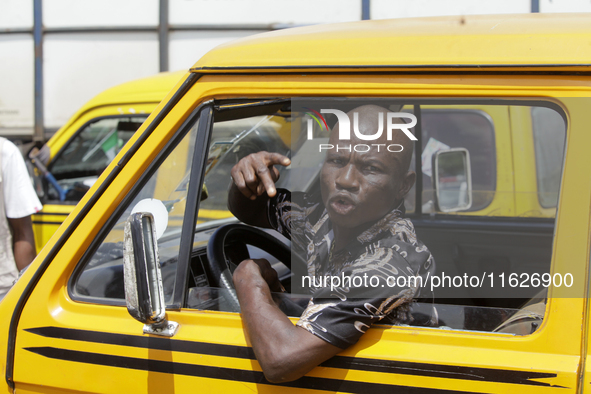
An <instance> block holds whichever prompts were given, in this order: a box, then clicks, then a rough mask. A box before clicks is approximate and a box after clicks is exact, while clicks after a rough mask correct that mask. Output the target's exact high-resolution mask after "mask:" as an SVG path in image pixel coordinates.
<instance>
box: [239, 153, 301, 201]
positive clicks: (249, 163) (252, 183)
mask: <svg viewBox="0 0 591 394" xmlns="http://www.w3.org/2000/svg"><path fill="white" fill-rule="evenodd" d="M290 162H291V161H290V160H289V158H288V157H285V156H283V155H280V154H279V153H269V152H264V151H262V152H257V153H253V154H250V155H248V156H246V157H244V158H242V159H241V160H240V161H239V162H238V163H237V164H236V165H235V166H234V167H233V168H232V172H231V174H232V179H233V180H234V184H235V185H236V187H237V188H238V190H239V191H240V193H242V194H243V195H244V196H245V197H246V198H249V199H251V200H255V199H256V198H257V197H258V196H261V195H263V193H264V192H267V195H268V196H269V197H273V196H274V195H275V193H276V189H275V182H276V181H277V179H279V170H278V169H277V168H275V167H274V165H282V166H288V165H289V163H290Z"/></svg>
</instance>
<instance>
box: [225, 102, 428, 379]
mask: <svg viewBox="0 0 591 394" xmlns="http://www.w3.org/2000/svg"><path fill="white" fill-rule="evenodd" d="M387 111H388V110H387V109H385V108H382V107H379V106H375V105H364V106H361V107H358V108H355V109H353V110H352V111H350V112H349V113H347V115H348V116H349V118H350V124H353V121H354V115H353V114H354V113H355V112H357V114H358V116H359V131H360V133H361V134H364V135H373V134H376V131H377V130H378V127H379V124H378V120H379V117H380V116H382V117H385V113H386V112H387ZM382 124H385V122H384V123H382ZM337 130H338V124H337V125H336V126H335V127H334V128H333V130H332V132H331V134H330V139H329V144H330V145H332V146H334V147H335V148H333V149H329V150H328V152H327V156H326V159H325V161H324V163H323V165H322V169H321V172H320V190H321V201H313V199H312V197H311V196H307V195H303V194H301V193H290V192H289V191H286V190H283V189H277V188H276V187H275V181H277V179H278V177H279V171H278V170H277V168H275V167H274V166H275V165H281V166H288V165H289V164H290V159H289V158H287V157H285V156H283V155H280V154H278V153H270V152H258V153H254V154H251V155H249V156H246V157H244V158H243V159H241V160H240V161H239V162H238V163H237V164H236V165H235V166H234V167H233V168H232V172H231V174H232V179H233V182H232V185H231V187H230V191H229V196H228V208H229V209H230V211H231V212H232V213H233V214H234V215H235V216H236V217H237V218H238V219H240V220H241V221H243V222H245V223H248V224H251V225H254V226H259V227H265V228H274V229H276V230H277V231H279V232H281V233H282V234H284V235H285V236H286V237H288V238H290V239H291V240H292V247H294V248H300V249H301V250H303V251H304V254H305V259H306V260H307V271H308V275H309V276H311V277H313V278H317V279H318V280H320V279H321V278H322V277H327V276H328V277H330V276H331V275H336V276H341V275H343V274H346V275H348V276H351V277H355V276H360V277H361V276H363V275H367V277H371V276H375V277H376V278H378V279H377V280H378V281H379V285H378V287H379V286H382V285H383V286H384V287H385V284H386V280H387V278H388V277H390V279H389V280H388V287H385V288H386V289H387V293H383V292H382V294H380V295H376V294H375V289H368V292H364V290H363V289H355V290H356V291H357V292H356V293H355V298H352V297H351V296H350V295H351V294H353V293H350V291H351V290H352V289H351V288H350V287H349V286H350V283H349V284H347V286H341V287H339V288H336V289H335V288H333V289H331V288H330V287H327V286H323V285H318V284H319V283H320V282H319V281H317V282H312V283H315V284H314V285H312V289H311V291H312V298H311V300H310V301H309V303H308V306H307V308H306V309H305V310H304V312H303V313H302V315H301V317H300V320H299V321H298V322H297V324H296V325H295V326H294V325H293V323H292V322H291V321H290V320H289V319H288V317H287V316H286V314H285V313H283V312H282V311H281V309H279V307H278V306H277V304H276V303H275V302H274V299H273V297H272V294H271V292H281V291H282V290H283V287H282V286H281V284H280V282H279V280H278V277H277V273H276V271H275V270H274V269H273V268H272V267H271V265H270V264H269V262H268V261H267V260H264V259H255V260H252V259H249V260H245V261H243V262H242V263H240V264H239V265H238V267H237V268H236V270H235V271H234V276H233V280H234V284H235V287H236V293H237V296H238V300H239V301H240V307H241V311H242V312H241V313H242V317H243V321H244V322H245V325H246V330H247V333H248V336H249V338H250V341H251V344H252V347H253V350H254V353H255V355H256V358H257V360H258V361H259V363H260V365H261V367H262V369H263V372H264V374H265V377H266V378H267V380H269V381H270V382H286V381H291V380H295V379H298V378H299V377H301V376H303V375H304V374H306V373H307V372H308V371H310V370H311V369H313V368H314V367H316V366H317V365H319V364H320V363H322V362H323V361H325V360H327V359H329V358H331V357H332V356H334V355H336V354H337V353H339V352H341V351H342V350H343V349H345V348H347V347H349V346H351V345H353V344H355V343H356V342H357V341H358V340H359V338H360V337H361V336H362V335H363V334H364V333H365V332H366V331H367V329H368V328H369V327H370V326H371V325H372V324H373V323H375V322H378V321H382V322H385V321H388V322H391V323H394V324H408V323H410V322H411V321H412V319H413V318H412V316H411V313H410V306H411V303H412V301H413V300H415V299H416V298H418V297H421V296H424V294H421V290H422V288H421V287H420V286H419V285H417V282H416V281H415V282H414V283H413V282H412V281H410V280H407V281H404V280H403V281H401V280H399V281H397V282H396V279H397V278H398V277H401V276H402V277H404V278H402V279H408V278H409V277H410V276H413V277H417V276H420V277H421V278H423V279H426V278H427V276H428V275H429V273H431V274H432V273H433V271H434V269H435V267H434V265H435V264H434V261H433V257H432V256H431V253H430V252H429V251H428V249H427V248H426V247H425V245H423V243H421V242H420V241H419V240H418V239H417V237H416V235H415V231H414V227H413V225H412V223H411V222H410V220H408V219H405V218H404V217H403V216H404V196H405V195H406V194H407V193H408V191H409V190H410V188H411V187H412V186H413V184H414V182H415V173H414V172H413V171H409V165H410V161H411V155H412V149H413V146H412V142H411V141H410V140H409V138H407V137H406V136H405V135H404V134H403V133H402V132H399V133H396V132H394V133H393V134H394V136H393V138H394V140H392V141H388V140H386V137H387V136H386V133H382V136H381V137H380V138H378V140H376V141H372V143H375V144H376V145H377V144H386V145H389V144H400V145H401V146H402V147H403V150H402V151H401V152H397V153H396V152H389V151H387V150H385V149H384V148H382V149H380V150H379V151H378V149H377V148H375V146H373V147H374V149H370V150H369V151H367V152H356V151H355V150H354V149H347V146H353V145H355V144H366V143H367V141H363V140H361V139H359V138H357V136H355V135H354V134H353V133H352V135H351V140H347V141H339V140H338V136H339V133H338V132H337ZM337 146H338V148H339V149H336V147H337ZM384 146H385V145H384ZM393 279H394V280H393ZM353 283H355V282H353ZM375 283H376V282H373V284H375ZM394 283H398V284H404V283H406V284H407V285H406V286H394V287H393V286H392V284H394ZM369 290H374V291H373V292H369ZM384 294H385V295H384ZM335 296H336V297H335ZM348 296H349V297H348Z"/></svg>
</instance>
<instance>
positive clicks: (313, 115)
mask: <svg viewBox="0 0 591 394" xmlns="http://www.w3.org/2000/svg"><path fill="white" fill-rule="evenodd" d="M305 109H307V110H309V111H310V112H306V114H307V115H308V116H310V118H309V119H308V122H307V127H308V129H307V131H308V140H312V139H314V121H315V122H316V123H317V124H318V126H319V127H320V129H325V130H327V131H328V124H327V123H326V120H325V119H324V116H322V114H334V115H336V117H337V119H338V127H339V141H350V140H351V121H350V119H349V116H347V114H346V113H345V112H343V111H340V110H338V109H321V110H320V113H319V112H318V111H315V110H313V109H311V108H307V107H305ZM383 114H384V113H383V112H380V113H379V116H378V129H377V131H376V132H375V133H374V134H362V133H361V132H360V131H359V114H358V113H357V112H354V113H353V133H354V135H355V137H356V138H357V139H359V140H362V141H375V140H377V139H378V138H380V137H381V136H382V135H383V133H384V118H386V127H385V130H386V138H387V140H388V141H392V139H393V138H392V136H393V135H394V131H402V132H403V133H404V134H405V135H406V136H407V137H408V138H409V139H410V140H411V141H417V137H415V136H414V135H413V134H412V133H411V132H410V130H409V129H411V128H413V127H414V126H416V124H417V118H416V116H414V115H413V114H409V113H406V112H387V113H386V116H383ZM394 119H409V120H410V122H409V123H405V122H404V121H402V122H401V123H395V122H394ZM372 147H373V148H375V149H377V150H378V152H379V151H380V149H384V150H387V151H388V152H402V150H403V149H404V148H403V146H402V145H400V144H375V143H374V144H355V145H348V146H341V145H337V146H336V147H335V146H334V145H333V144H319V151H320V152H322V150H323V149H324V150H330V149H336V150H337V151H339V150H347V151H349V152H351V151H352V150H354V151H355V152H367V151H369V150H370V149H372Z"/></svg>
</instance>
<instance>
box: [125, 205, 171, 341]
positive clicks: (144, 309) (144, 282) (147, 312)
mask: <svg viewBox="0 0 591 394" xmlns="http://www.w3.org/2000/svg"><path fill="white" fill-rule="evenodd" d="M123 240H124V242H123V279H124V284H125V302H126V304H127V310H128V311H129V314H130V315H131V316H132V317H133V318H134V319H136V320H138V321H139V322H141V323H144V333H145V334H155V335H162V336H167V337H172V336H173V335H174V334H175V333H176V330H177V329H178V323H176V322H172V321H168V320H166V305H165V303H164V291H163V290H162V274H161V273H160V261H159V257H158V243H157V242H156V226H155V225H154V217H153V216H152V214H151V213H146V212H138V213H134V214H131V215H130V216H129V218H128V219H127V222H126V223H125V229H124V232H123Z"/></svg>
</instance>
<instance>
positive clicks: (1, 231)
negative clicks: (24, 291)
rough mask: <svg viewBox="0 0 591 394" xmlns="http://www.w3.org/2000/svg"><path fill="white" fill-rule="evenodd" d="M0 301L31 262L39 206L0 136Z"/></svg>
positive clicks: (19, 161) (16, 154) (21, 165)
mask: <svg viewBox="0 0 591 394" xmlns="http://www.w3.org/2000/svg"><path fill="white" fill-rule="evenodd" d="M0 170H1V171H0V184H1V186H0V191H1V193H0V300H1V299H2V298H4V296H5V295H6V293H8V290H10V288H11V287H12V285H13V283H14V281H15V280H16V279H17V278H18V275H19V271H21V270H23V269H24V268H26V267H27V266H28V265H29V264H30V263H31V262H32V261H33V259H35V256H36V250H35V236H34V234H33V225H32V223H31V215H32V214H34V213H36V212H38V211H40V210H41V208H42V207H43V206H42V205H41V202H40V201H39V198H37V194H36V193H35V190H34V189H33V185H32V184H31V180H30V177H29V173H28V171H27V167H26V165H25V161H24V159H23V156H22V155H21V153H20V151H19V149H18V148H17V147H16V146H15V145H14V144H13V143H12V142H10V141H8V140H7V139H5V138H2V137H0Z"/></svg>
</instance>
